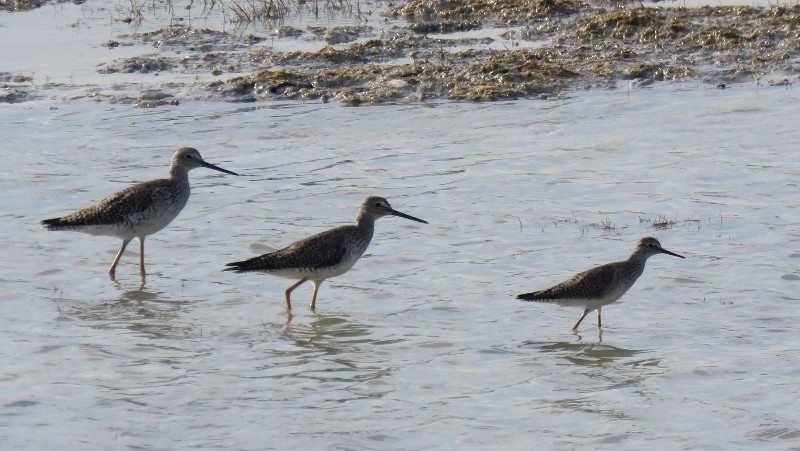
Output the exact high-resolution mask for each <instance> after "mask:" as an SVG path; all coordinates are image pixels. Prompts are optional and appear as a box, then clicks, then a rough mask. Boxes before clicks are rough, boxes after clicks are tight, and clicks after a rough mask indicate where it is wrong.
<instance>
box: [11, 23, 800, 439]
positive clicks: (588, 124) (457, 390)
mask: <svg viewBox="0 0 800 451" xmlns="http://www.w3.org/2000/svg"><path fill="white" fill-rule="evenodd" d="M39 14H41V13H39ZM77 34H80V33H77ZM93 39H94V40H95V41H97V39H96V38H93ZM81 70H86V69H81ZM92 76H94V75H92ZM100 82H103V81H102V80H100ZM85 87H86V86H85V85H84V84H82V85H80V87H79V89H81V90H82V89H84V88H85ZM50 89H52V90H53V92H55V93H58V95H59V96H65V97H69V93H70V92H71V91H72V90H73V89H75V86H72V85H69V84H65V85H63V86H60V85H56V86H51V88H50ZM798 113H800V95H798V92H797V89H796V87H794V86H788V87H767V86H758V85H736V86H732V87H729V88H728V89H725V90H717V89H711V88H709V87H708V86H706V85H701V86H696V85H687V84H675V85H671V84H666V83H665V84H659V85H654V87H651V88H643V89H642V88H638V89H633V90H630V91H628V90H627V89H625V88H622V89H619V90H617V91H607V92H600V91H594V92H587V93H578V94H575V95H573V96H571V97H570V98H567V99H564V100H561V101H519V102H510V103H487V104H481V103H431V104H425V103H420V104H412V105H393V106H380V107H358V108H348V107H344V106H342V105H341V104H337V103H330V104H319V103H259V104H249V105H243V104H229V103H203V102H184V103H182V104H181V105H179V106H165V107H161V108H157V109H147V110H143V109H135V108H132V107H130V106H129V105H114V104H109V103H106V102H99V103H95V102H91V101H88V100H72V101H71V100H68V99H64V98H59V99H57V100H54V99H38V100H36V101H29V102H23V103H19V104H13V105H10V104H4V105H3V106H0V121H2V123H3V124H4V127H3V132H2V135H3V145H2V146H0V157H1V158H2V161H3V165H2V167H0V173H1V174H2V176H1V177H0V187H1V188H2V193H3V202H2V204H1V205H2V206H0V216H2V220H1V221H0V235H1V236H2V237H3V238H4V239H3V240H2V241H0V251H2V255H3V265H2V271H0V281H2V286H3V288H4V289H3V290H2V291H1V292H0V310H2V314H1V315H0V339H2V343H3V344H4V345H3V346H2V347H0V361H1V362H2V369H0V440H1V441H2V443H3V446H4V447H5V448H7V449H47V448H49V449H63V448H69V449H109V448H115V449H116V448H138V449H153V450H155V449H176V448H190V447H206V448H224V449H265V448H280V449H283V448H293V449H300V448H302V449H525V448H531V447H536V448H543V449H544V448H550V449H569V448H578V447H592V448H598V447H612V446H613V447H615V448H622V449H643V448H650V449H653V448H655V449H675V448H691V449H695V448H701V449H715V448H718V449H732V448H755V447H758V448H759V449H769V448H773V449H785V448H790V447H797V444H798V443H799V442H800V427H798V424H800V414H798V410H797V405H798V401H800V399H798V398H799V396H798V388H797V387H798V386H797V376H798V374H800V352H799V351H798V350H797V342H798V332H797V324H798V322H800V303H798V300H799V298H800V296H798V288H800V269H799V268H800V213H799V211H800V197H798V194H797V193H798V182H799V181H800V153H798V148H797V143H798V142H800V132H798V127H797V117H798ZM181 146H193V147H197V148H198V149H199V150H200V151H201V153H202V154H203V156H204V158H205V159H206V160H208V161H209V162H212V163H214V164H218V165H220V166H222V167H224V168H226V169H230V170H232V171H236V172H239V173H240V174H242V175H241V176H240V177H232V176H227V175H223V174H220V173H217V172H214V171H209V170H205V169H197V170H194V171H192V173H191V176H190V178H191V181H192V188H193V193H192V198H191V199H190V201H189V204H188V206H187V207H186V208H185V209H184V211H183V212H182V213H181V215H180V216H179V217H178V218H177V219H176V220H175V221H174V222H173V223H172V224H170V226H168V227H167V228H166V229H164V230H163V231H161V232H159V233H157V234H155V235H152V236H150V237H148V239H147V264H148V271H149V274H148V276H147V278H146V280H142V279H141V278H140V277H139V275H138V268H137V263H138V255H137V247H136V246H130V249H129V250H128V251H127V253H126V254H125V255H124V257H123V259H122V261H121V263H120V265H119V267H118V268H117V278H116V280H110V279H109V277H108V276H107V274H106V269H107V267H108V265H109V264H110V263H111V261H112V259H113V257H114V254H115V252H116V251H117V249H118V247H119V244H120V243H119V241H118V240H116V239H113V238H104V237H91V236H88V235H83V234H78V233H70V232H47V231H45V230H44V229H43V228H42V227H41V226H40V224H39V222H40V221H41V220H42V219H46V218H50V217H55V216H60V215H63V214H66V213H70V212H72V211H74V210H76V209H78V208H82V207H85V206H88V205H89V204H90V203H92V202H94V201H97V200H99V199H101V198H103V197H104V196H106V195H108V194H110V193H112V192H114V191H116V190H119V189H122V188H124V187H126V186H128V185H129V184H131V183H134V182H137V181H142V180H146V179H152V178H159V177H164V176H166V173H167V165H168V163H169V159H170V157H171V155H172V152H173V151H174V149H175V148H177V147H181ZM367 195H382V196H385V197H387V198H388V199H389V201H390V202H391V203H392V205H393V207H395V208H396V209H398V210H400V211H403V212H406V213H409V214H412V215H414V216H417V217H420V218H423V219H425V220H427V221H429V222H430V224H428V225H424V224H418V223H414V222H411V221H405V220H403V219H399V218H391V217H389V218H383V219H381V220H379V221H378V223H377V232H376V236H375V238H374V240H373V243H372V245H371V246H370V248H369V250H368V251H367V253H366V255H365V256H364V257H363V258H362V259H361V260H360V261H359V262H358V263H357V264H356V266H355V267H354V269H353V270H351V271H350V272H348V273H347V274H345V275H343V276H340V277H338V278H335V279H331V280H328V281H326V282H325V284H323V285H322V287H321V289H320V295H319V298H318V300H317V310H316V312H312V311H310V310H308V309H307V308H306V306H305V305H306V303H307V302H308V301H309V300H310V297H311V287H310V286H308V285H304V286H302V287H301V288H299V289H297V290H295V292H294V298H295V301H294V304H295V309H294V310H293V313H294V315H293V316H290V315H288V314H287V312H286V309H285V305H284V300H283V291H284V290H285V289H286V287H287V286H288V285H289V284H290V283H291V282H289V281H287V280H284V279H278V278H273V277H269V276H265V275H257V274H242V275H239V274H232V273H228V272H222V271H221V270H222V269H223V268H224V264H225V263H228V262H231V261H235V260H240V259H243V258H247V257H251V256H255V255H258V254H259V253H263V252H265V251H267V250H268V249H272V248H278V247H282V246H284V245H286V244H288V243H290V242H292V241H294V240H296V239H299V238H302V237H305V236H308V235H310V234H312V233H316V232H319V231H321V230H324V229H325V228H328V227H332V226H337V225H341V224H346V223H350V222H352V221H353V220H354V218H355V214H356V211H357V209H358V206H359V204H360V203H361V201H362V200H363V198H364V197H365V196H367ZM643 236H655V237H657V238H658V239H659V240H660V241H661V243H662V244H663V245H664V246H665V247H666V248H667V249H669V250H672V251H675V252H677V253H680V254H683V255H685V256H686V257H687V258H686V259H685V260H680V259H676V258H672V257H669V256H665V255H660V256H655V257H653V258H651V259H650V260H649V262H648V265H647V266H648V267H647V268H646V270H645V273H644V275H643V276H642V277H641V279H640V280H639V281H638V282H637V284H636V285H635V286H634V287H633V289H631V291H630V292H629V293H628V294H627V295H626V296H625V297H623V298H622V300H621V301H620V302H618V303H616V304H614V305H612V306H609V307H607V308H606V310H605V311H604V321H603V322H604V328H603V331H602V333H601V332H599V331H598V330H597V328H596V326H595V321H596V320H595V316H594V314H592V315H590V316H589V318H587V320H586V321H585V322H584V324H583V325H582V327H581V329H580V330H579V332H578V333H572V332H571V331H570V327H571V326H572V324H573V323H574V321H575V320H576V318H577V317H578V315H579V314H580V312H579V311H578V310H572V309H567V308H561V307H557V306H551V305H539V304H529V303H523V302H519V301H517V300H516V299H515V295H516V294H518V293H521V292H527V291H533V290H536V289H540V288H545V287H547V286H550V285H552V284H554V283H557V282H560V281H561V280H563V279H565V278H567V277H569V276H570V275H572V274H574V273H576V272H578V271H581V270H584V269H587V268H589V267H591V266H594V265H597V264H601V263H605V262H608V261H614V260H622V259H624V258H626V257H627V256H628V255H629V253H630V252H631V250H632V248H633V246H634V244H635V243H636V241H637V240H638V239H640V238H641V237H643Z"/></svg>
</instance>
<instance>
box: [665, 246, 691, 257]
mask: <svg viewBox="0 0 800 451" xmlns="http://www.w3.org/2000/svg"><path fill="white" fill-rule="evenodd" d="M661 252H663V253H665V254H667V255H672V256H674V257H680V258H686V257H684V256H683V255H678V254H676V253H675V252H670V251H668V250H666V249H664V248H663V247H662V248H661Z"/></svg>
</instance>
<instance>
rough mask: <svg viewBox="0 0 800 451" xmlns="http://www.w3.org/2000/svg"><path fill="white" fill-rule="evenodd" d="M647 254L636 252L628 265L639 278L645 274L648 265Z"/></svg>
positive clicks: (629, 259)
mask: <svg viewBox="0 0 800 451" xmlns="http://www.w3.org/2000/svg"><path fill="white" fill-rule="evenodd" d="M647 257H648V255H647V254H644V253H641V252H634V253H633V254H631V256H630V258H628V261H627V262H626V264H627V265H628V266H629V267H630V268H631V273H635V274H636V277H639V276H640V275H642V273H643V272H644V265H645V263H647Z"/></svg>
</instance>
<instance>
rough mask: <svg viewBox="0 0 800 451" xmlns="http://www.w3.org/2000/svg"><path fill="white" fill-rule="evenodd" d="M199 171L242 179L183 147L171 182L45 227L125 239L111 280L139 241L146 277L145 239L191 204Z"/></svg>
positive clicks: (145, 186) (132, 190)
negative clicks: (133, 242)
mask: <svg viewBox="0 0 800 451" xmlns="http://www.w3.org/2000/svg"><path fill="white" fill-rule="evenodd" d="M199 167H204V168H209V169H213V170H215V171H219V172H224V173H226V174H231V175H239V174H237V173H235V172H231V171H229V170H227V169H222V168H221V167H219V166H214V165H213V164H211V163H207V162H206V161H204V160H203V158H202V157H201V156H200V152H198V151H197V149H192V148H191V147H183V148H180V149H178V150H176V151H175V154H174V155H173V156H172V163H171V164H170V166H169V178H166V179H158V180H150V181H147V182H142V183H137V184H136V185H133V186H130V187H128V188H126V189H124V190H122V191H119V192H117V193H114V194H112V195H110V196H108V197H106V198H105V199H103V200H101V201H100V202H98V203H96V204H95V205H92V206H91V207H88V208H84V209H83V210H80V211H77V212H75V213H72V214H71V215H67V216H64V217H61V218H53V219H45V220H44V221H42V225H44V226H45V228H46V229H47V230H72V231H75V232H83V233H88V234H90V235H104V236H115V237H117V238H120V239H122V247H120V248H119V252H117V256H116V257H114V262H113V263H111V267H110V268H108V274H109V275H111V277H112V278H113V277H114V272H115V271H116V269H117V263H119V259H120V257H122V253H123V252H125V247H126V246H128V243H130V242H131V240H133V239H134V238H138V240H139V274H141V275H142V277H144V275H145V271H144V238H145V237H146V236H147V235H152V234H154V233H156V232H158V231H159V230H161V229H163V228H164V227H166V226H167V224H169V223H170V222H172V220H173V219H175V217H177V216H178V213H180V212H181V210H183V207H184V206H185V205H186V202H188V201H189V192H190V188H189V171H191V170H192V169H194V168H199Z"/></svg>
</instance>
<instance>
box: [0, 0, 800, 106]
mask: <svg viewBox="0 0 800 451" xmlns="http://www.w3.org/2000/svg"><path fill="white" fill-rule="evenodd" d="M23 14H24V12H23ZM126 19H130V18H125V17H120V18H119V19H118V20H123V21H124V20H126ZM390 22H391V23H393V24H394V25H391V26H385V24H386V23H390ZM397 24H402V25H397ZM271 30H272V31H268V32H258V31H254V32H248V33H243V32H242V33H240V32H229V31H219V30H212V29H208V28H193V27H189V26H173V27H167V28H162V29H159V30H158V31H154V32H147V33H137V32H135V31H134V32H132V33H129V34H125V35H120V36H118V37H116V38H114V39H111V40H109V41H107V42H106V43H105V44H104V45H106V46H108V47H109V48H113V47H116V46H120V45H134V44H148V45H151V46H153V47H155V48H157V49H159V51H163V50H170V51H172V53H179V54H180V55H179V56H161V55H158V56H153V55H152V54H150V55H142V56H140V57H134V58H125V59H116V60H111V61H109V62H108V63H107V64H104V65H102V66H101V67H100V68H98V71H99V72H101V73H105V74H114V73H133V72H135V73H148V74H149V73H154V74H159V73H182V74H196V75H197V79H198V80H199V81H198V86H194V87H192V89H191V90H190V92H191V94H188V93H187V91H186V90H185V89H184V90H181V89H177V88H175V87H173V88H164V87H161V88H159V89H161V90H162V91H163V95H162V96H161V99H160V100H159V101H158V102H156V104H155V105H159V104H164V103H165V102H164V99H167V100H166V103H168V104H175V103H178V102H179V99H178V98H179V97H182V96H187V95H190V96H196V97H199V98H203V99H207V100H224V101H235V102H255V101H259V100H269V99H298V100H313V101H328V100H336V101H341V102H344V103H346V104H350V105H359V104H377V103H384V102H392V103H398V102H418V101H425V100H438V99H442V100H455V101H461V100H468V101H492V100H506V99H520V98H538V99H548V98H558V97H562V96H565V95H569V93H570V92H572V91H578V90H586V89H596V88H600V89H608V88H614V87H616V86H619V84H620V81H621V80H630V81H631V82H632V83H635V84H639V85H640V84H650V83H656V82H659V81H664V80H693V81H701V82H704V83H708V84H709V85H710V86H714V87H720V88H722V87H725V86H727V85H729V84H732V83H741V82H758V83H764V84H783V85H791V84H793V83H794V82H796V81H798V79H800V5H793V6H772V7H769V8H756V7H749V6H736V7H733V6H720V7H710V6H706V7H700V8H664V7H659V6H657V5H653V6H643V5H642V4H640V3H630V4H619V3H614V4H611V3H609V2H603V1H599V2H581V1H573V0H537V1H534V2H531V1H520V0H517V1H514V0H495V1H483V0H448V1H445V0H410V1H407V2H397V3H389V4H386V5H384V7H383V8H382V9H381V11H380V13H376V15H375V16H373V17H371V19H370V20H369V21H366V22H363V21H361V20H355V21H354V24H353V26H336V27H324V26H317V25H310V26H307V27H306V28H305V29H301V28H294V27H291V26H279V27H275V28H272V29H271ZM476 30H490V31H491V32H490V33H487V34H488V36H484V37H480V38H473V37H467V38H465V37H463V33H464V32H471V31H476ZM268 39H305V40H307V41H311V40H313V41H319V48H320V49H319V50H317V51H285V52H282V51H277V50H275V49H274V48H273V47H272V46H270V45H268V42H269V41H268ZM265 41H267V43H265ZM498 43H499V44H502V46H501V47H502V48H501V49H500V50H498V49H497V48H496V47H497V46H496V45H495V46H494V47H495V48H492V44H498ZM231 73H235V74H237V75H235V76H231V75H229V74H231ZM242 74H244V75H242ZM6 75H9V76H8V77H5V79H6V80H7V79H9V78H10V75H11V74H6ZM171 96H174V97H175V98H170V97H171ZM109 97H113V96H109ZM110 100H112V101H114V102H122V103H135V104H137V105H140V106H153V105H152V104H150V103H148V102H146V101H145V102H142V99H137V98H128V97H123V98H119V97H117V98H112V99H110Z"/></svg>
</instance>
